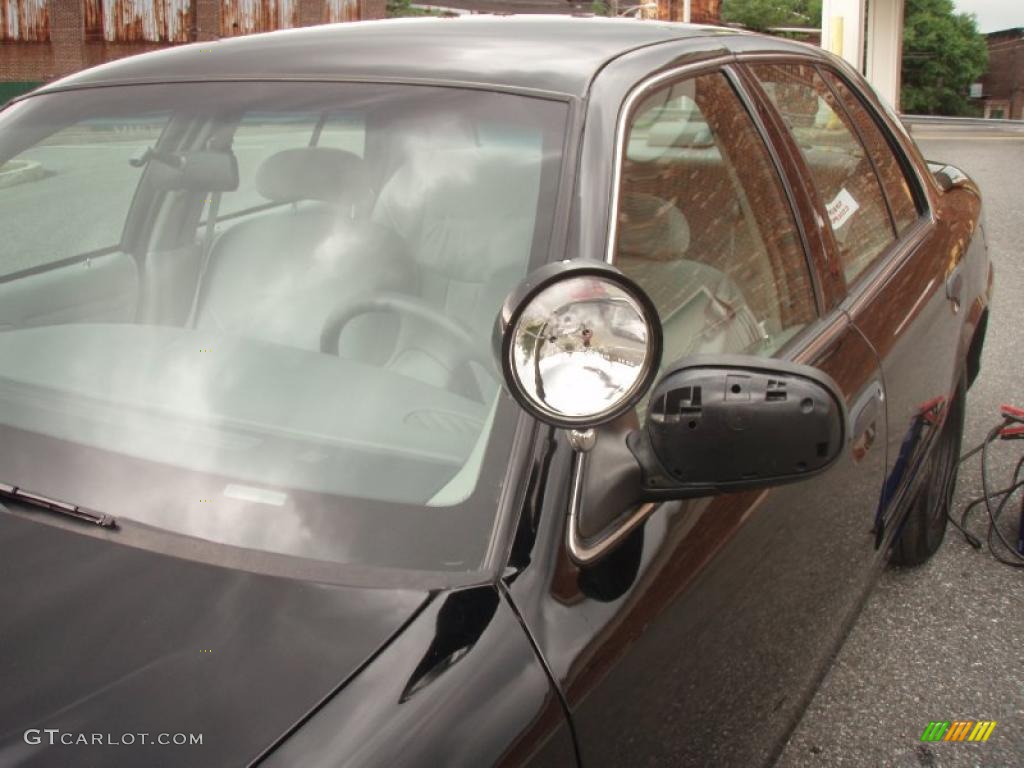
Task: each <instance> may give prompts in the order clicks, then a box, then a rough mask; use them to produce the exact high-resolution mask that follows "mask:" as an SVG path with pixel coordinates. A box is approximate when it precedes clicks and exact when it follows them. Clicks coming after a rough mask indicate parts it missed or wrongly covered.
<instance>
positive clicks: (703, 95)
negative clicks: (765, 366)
mask: <svg viewBox="0 0 1024 768" xmlns="http://www.w3.org/2000/svg"><path fill="white" fill-rule="evenodd" d="M624 155H625V156H624V159H623V165H622V177H621V184H620V188H619V207H618V211H617V241H616V247H615V263H616V265H617V266H619V267H620V268H621V269H622V270H623V271H624V272H625V273H626V274H627V275H629V276H630V277H632V278H633V279H634V280H636V281H637V282H638V283H639V284H640V285H641V286H642V287H643V288H644V289H645V290H646V291H647V292H648V294H649V295H650V296H651V299H652V300H653V301H654V303H655V306H656V307H657V309H658V313H659V315H660V317H661V322H662V327H663V331H664V340H665V352H664V363H665V364H666V365H667V364H670V363H671V362H673V361H674V360H676V359H678V358H679V357H682V356H683V355H686V354H690V353H700V352H744V353H750V354H759V355H771V354H774V353H775V352H776V351H777V350H778V349H779V348H780V347H781V346H782V345H783V344H784V343H785V342H786V341H787V340H788V339H790V338H792V336H793V335H794V334H795V333H796V332H797V331H799V330H800V329H801V328H803V327H804V326H805V325H806V324H807V323H808V322H810V321H811V319H812V318H813V317H814V316H815V304H814V297H813V292H812V288H811V282H810V274H809V271H808V267H807V262H806V260H805V257H804V251H803V248H802V245H801V240H800V237H799V234H798V230H797V225H796V222H795V221H794V218H793V214H792V211H791V209H790V207H789V206H788V205H787V203H786V197H785V194H784V191H783V187H782V185H781V182H780V179H779V177H778V176H777V174H776V171H775V169H774V166H773V165H772V162H771V159H770V156H769V154H768V151H767V148H766V147H765V146H764V144H763V142H762V140H761V137H760V135H759V134H758V132H757V130H756V128H755V126H754V124H753V122H752V121H751V119H750V117H749V115H748V114H747V112H746V111H745V110H744V108H743V105H742V103H741V101H740V100H739V98H738V96H737V95H736V93H735V92H734V91H733V89H732V87H731V86H730V84H729V82H728V80H727V79H726V78H725V76H724V75H722V74H721V73H713V74H706V75H700V76H698V77H694V78H692V79H687V80H683V81H681V82H677V83H675V84H672V85H669V86H666V87H664V88H661V89H659V90H657V91H655V92H654V93H652V94H651V95H650V96H648V97H647V98H645V99H644V100H643V101H642V102H641V103H640V105H639V106H638V107H637V108H636V110H635V111H634V113H633V115H632V117H631V118H630V121H629V127H628V133H627V134H626V148H625V153H624Z"/></svg>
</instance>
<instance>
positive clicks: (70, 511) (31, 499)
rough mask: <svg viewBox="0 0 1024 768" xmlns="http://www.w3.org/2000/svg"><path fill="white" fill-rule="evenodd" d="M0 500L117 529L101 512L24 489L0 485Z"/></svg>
mask: <svg viewBox="0 0 1024 768" xmlns="http://www.w3.org/2000/svg"><path fill="white" fill-rule="evenodd" d="M0 498H2V499H10V500H11V501H20V502H21V503H22V504H30V505H32V506H33V507H41V508H42V509H47V510H49V511H50V512H56V513H57V514H59V515H67V516H68V517H74V518H76V519H78V520H84V521H85V522H87V523H92V524H93V525H99V526H101V527H103V528H117V520H115V519H114V518H113V517H112V516H111V515H106V514H103V513H102V512H97V511H95V510H92V509H88V508H86V507H80V506H78V505H77V504H68V503H67V502H66V501H60V500H58V499H51V498H50V497H49V496H43V495H42V494H41V493H33V492H32V491H26V490H25V489H24V488H19V487H18V486H16V485H7V484H6V483H0Z"/></svg>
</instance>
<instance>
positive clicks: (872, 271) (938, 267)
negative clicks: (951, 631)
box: [751, 63, 978, 545]
mask: <svg viewBox="0 0 1024 768" xmlns="http://www.w3.org/2000/svg"><path fill="white" fill-rule="evenodd" d="M751 69H752V70H753V72H754V73H755V75H756V76H757V77H758V79H759V80H760V82H761V83H762V85H763V86H764V88H765V91H766V93H767V94H768V97H769V98H770V99H771V100H772V101H773V103H774V104H775V105H776V107H777V108H778V111H779V112H780V114H782V115H783V116H784V118H785V120H786V122H787V124H788V126H789V129H790V131H791V133H792V134H793V137H794V139H796V141H795V144H796V145H797V146H798V147H799V151H800V153H801V155H802V156H803V159H804V161H805V162H806V164H807V168H808V170H809V175H810V176H811V177H812V179H813V182H814V186H815V189H816V191H817V197H818V200H817V205H818V207H819V210H824V211H826V212H827V214H828V215H827V218H828V219H829V222H830V223H829V225H828V232H829V233H830V234H831V235H832V240H833V241H834V243H835V246H836V248H835V252H836V256H837V257H838V260H839V263H840V266H841V267H842V273H843V275H844V277H845V281H846V283H847V285H848V286H849V298H848V299H847V300H846V302H844V308H845V309H846V310H847V311H848V313H849V315H850V317H851V319H852V320H853V322H854V324H855V325H856V326H857V328H858V329H859V330H860V331H861V332H862V333H863V334H864V335H865V337H866V338H867V339H868V341H869V343H870V344H871V345H872V347H873V348H874V349H875V351H876V353H877V355H878V357H879V359H880V361H881V367H882V371H883V376H884V379H885V381H886V396H887V419H888V444H887V451H886V453H887V462H886V464H887V466H886V478H887V480H886V484H885V492H884V493H883V494H882V496H881V498H880V501H879V509H878V519H877V523H876V533H877V537H878V543H879V545H881V544H882V543H883V542H884V541H885V540H886V539H888V538H890V537H891V536H892V535H893V534H894V533H895V522H896V520H895V518H896V516H897V514H898V511H899V510H900V509H901V508H904V507H903V505H902V502H903V501H904V500H905V499H906V497H907V491H909V490H911V488H912V486H913V480H914V478H915V472H914V469H915V467H917V466H918V464H919V461H920V459H921V456H922V455H923V451H924V450H925V449H926V448H927V446H928V444H929V440H930V438H931V436H932V435H933V434H935V433H936V430H933V429H931V428H930V427H931V426H933V425H938V424H941V423H942V419H943V415H942V414H943V411H944V410H945V407H946V403H947V398H948V397H949V396H950V394H951V393H952V391H953V389H954V388H955V377H956V374H957V370H956V368H957V365H958V360H960V359H961V350H960V349H959V348H958V347H957V345H956V344H951V343H950V340H952V339H958V338H959V337H960V329H961V327H962V322H963V318H962V316H959V315H958V312H957V308H956V307H955V306H954V302H952V301H951V300H950V296H949V290H950V288H951V287H952V286H953V284H954V281H955V279H956V277H957V274H958V273H959V270H960V269H961V261H962V259H963V256H964V255H965V253H966V251H967V247H968V243H969V242H970V234H971V232H970V231H966V230H965V231H957V230H956V229H955V228H954V227H953V225H952V224H951V222H953V221H956V220H959V221H961V222H967V221H969V220H973V218H976V216H977V208H978V201H977V199H976V198H974V197H973V196H970V195H965V197H966V198H968V199H966V200H964V201H962V202H965V203H966V206H967V208H973V209H974V212H973V216H971V215H968V216H964V215H960V216H957V217H955V218H954V217H948V216H947V217H940V218H939V220H938V221H934V222H933V221H932V219H931V218H930V217H929V216H928V215H927V205H928V204H927V199H926V197H925V195H924V191H923V190H922V189H921V187H920V185H919V184H918V182H917V180H916V179H915V178H914V176H913V174H912V173H907V169H906V167H905V166H902V165H901V163H900V162H899V160H898V156H897V155H896V154H894V151H893V147H898V144H897V142H896V141H895V138H894V137H893V136H891V135H888V136H887V135H886V134H887V132H888V128H886V127H884V123H883V122H882V121H881V118H880V117H878V115H877V114H874V115H873V114H872V111H871V109H870V108H869V107H868V106H867V105H866V104H865V103H864V102H863V101H861V100H860V99H859V98H857V97H856V96H855V95H854V92H853V90H852V87H851V86H849V85H848V84H847V83H846V82H845V80H844V79H843V78H842V77H840V76H839V75H838V74H837V73H836V72H834V71H832V70H830V69H828V68H824V67H817V66H814V65H811V64H801V63H778V64H755V65H752V66H751ZM798 105H809V106H808V108H807V109H801V108H800V107H799V106H798ZM808 111H809V112H810V113H811V114H813V118H812V119H811V120H809V121H808V120H804V121H803V122H802V123H801V122H800V119H799V118H798V117H796V116H795V115H796V114H797V113H798V112H804V113H806V112H808ZM837 158H839V160H838V161H837ZM840 197H845V198H846V199H847V201H848V202H849V201H852V206H851V208H850V209H849V211H848V212H842V211H839V210H837V208H836V205H835V201H837V200H839V199H840ZM962 213H963V212H961V214H962Z"/></svg>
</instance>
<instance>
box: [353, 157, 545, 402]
mask: <svg viewBox="0 0 1024 768" xmlns="http://www.w3.org/2000/svg"><path fill="white" fill-rule="evenodd" d="M539 183H540V165H539V163H538V162H537V161H536V160H530V159H525V158H523V157H522V153H518V152H513V151H507V150H496V149H483V148H478V147H470V148H464V147H459V148H442V149H435V150H428V151H424V152H421V153H419V154H417V155H416V156H414V157H412V158H410V159H409V161H408V162H406V163H405V164H404V165H403V166H402V167H400V168H399V169H398V170H397V171H396V172H395V174H394V175H393V176H392V177H391V178H390V179H389V180H388V181H387V183H386V184H385V185H384V188H383V189H382V190H381V193H380V196H379V198H378V200H377V203H376V206H375V207H374V211H373V221H374V222H375V223H378V224H380V225H382V226H385V227H387V228H388V229H390V230H392V231H394V232H395V233H397V234H398V235H399V236H400V237H401V238H402V240H403V242H404V243H405V247H406V248H407V249H408V251H409V253H410V256H411V258H412V261H413V263H414V265H415V271H416V285H415V287H414V291H413V293H414V295H415V296H417V297H418V298H419V299H421V300H422V301H423V302H425V303H426V304H428V305H429V306H430V307H431V308H433V309H435V310H436V311H438V312H440V313H442V314H444V315H445V316H447V317H449V318H451V319H453V320H455V321H457V322H459V323H461V324H462V325H463V326H465V327H466V329H467V330H469V331H470V332H471V334H473V336H474V338H475V339H477V340H478V343H479V345H480V350H481V354H482V355H484V356H486V349H487V345H488V344H489V341H490V332H491V327H492V325H493V323H494V318H495V315H496V313H497V311H498V309H499V308H500V306H501V302H502V300H503V299H504V298H505V295H506V294H507V293H508V291H509V290H511V288H512V287H513V286H514V285H515V283H516V281H517V280H519V279H520V278H521V277H522V276H523V275H525V274H526V270H527V265H528V262H529V257H530V251H531V247H532V242H533V230H534V219H535V217H536V205H537V202H536V201H537V196H538V185H539ZM368 332H372V333H374V334H375V335H376V341H377V343H378V349H380V348H381V347H386V348H387V350H388V352H387V353H386V354H385V355H384V356H385V357H386V359H385V360H383V361H382V364H383V365H386V366H387V367H389V368H392V369H394V370H397V371H400V372H402V373H404V374H406V375H409V376H413V377H415V378H418V379H421V380H423V381H427V382H429V383H432V384H435V385H437V386H449V385H450V384H451V379H452V377H453V374H455V373H456V372H454V371H450V370H448V368H447V366H446V364H445V362H444V361H443V360H440V359H438V358H437V357H436V356H434V355H432V354H431V352H430V350H431V348H432V346H433V345H431V344H430V343H428V342H427V341H426V340H425V339H423V337H422V335H423V334H430V333H437V331H436V329H434V328H429V327H424V326H423V325H422V324H420V323H416V322H413V321H410V320H408V319H403V320H402V322H401V323H400V324H399V326H398V328H397V329H396V330H395V331H394V333H393V334H392V335H391V337H390V338H388V339H386V340H385V339H383V338H381V337H382V335H383V334H382V333H381V327H380V325H379V324H378V325H375V326H374V327H373V328H372V329H369V331H368ZM360 335H362V334H361V333H359V332H350V333H347V334H346V335H345V336H343V337H342V342H341V351H342V354H350V353H351V352H350V350H351V348H352V344H353V343H354V341H355V340H356V339H358V337H359V336H360ZM364 346H365V345H364ZM473 378H474V379H475V384H476V386H477V388H478V390H480V391H483V392H484V394H486V393H487V391H488V390H493V388H494V387H495V386H496V383H495V377H494V375H493V373H492V372H490V371H484V370H482V369H477V368H476V367H474V371H473ZM463 384H464V385H468V388H469V390H471V389H472V381H470V382H465V381H464V382H463ZM456 388H457V389H458V387H456Z"/></svg>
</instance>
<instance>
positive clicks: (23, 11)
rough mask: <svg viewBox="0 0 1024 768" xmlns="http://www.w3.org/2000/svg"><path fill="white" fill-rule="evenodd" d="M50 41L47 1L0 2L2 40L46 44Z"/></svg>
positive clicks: (0, 37) (16, 0) (20, 0)
mask: <svg viewBox="0 0 1024 768" xmlns="http://www.w3.org/2000/svg"><path fill="white" fill-rule="evenodd" d="M49 39H50V10H49V4H48V3H47V0H0V40H10V41H18V42H26V43H45V42H47V41H49Z"/></svg>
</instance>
